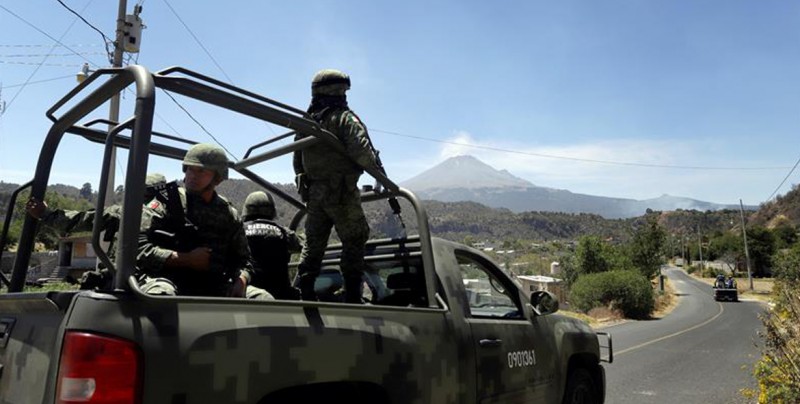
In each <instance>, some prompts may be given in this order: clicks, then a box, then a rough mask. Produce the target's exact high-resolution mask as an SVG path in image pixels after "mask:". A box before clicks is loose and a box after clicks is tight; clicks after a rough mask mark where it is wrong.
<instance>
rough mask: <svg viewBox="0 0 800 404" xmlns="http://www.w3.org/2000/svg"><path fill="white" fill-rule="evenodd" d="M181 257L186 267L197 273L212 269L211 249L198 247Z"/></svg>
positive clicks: (182, 254)
mask: <svg viewBox="0 0 800 404" xmlns="http://www.w3.org/2000/svg"><path fill="white" fill-rule="evenodd" d="M180 255H181V259H182V261H183V263H184V264H185V265H184V266H186V267H189V268H191V269H193V270H195V271H208V270H209V268H211V249H210V248H208V247H197V248H195V249H194V250H192V251H189V252H187V253H180Z"/></svg>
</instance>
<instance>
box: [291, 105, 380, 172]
mask: <svg viewBox="0 0 800 404" xmlns="http://www.w3.org/2000/svg"><path fill="white" fill-rule="evenodd" d="M320 124H321V125H322V128H323V129H325V130H327V131H329V132H331V133H333V134H334V135H335V136H336V137H337V138H338V139H339V140H340V141H341V142H342V144H343V145H344V148H345V151H346V153H347V156H344V155H341V154H339V153H336V152H332V151H331V149H330V147H329V146H328V145H326V144H325V143H323V142H320V143H318V144H316V145H314V146H312V147H309V148H307V149H304V150H301V151H296V152H295V153H294V161H293V163H294V170H295V174H301V173H304V174H306V176H307V177H308V179H309V180H312V181H314V180H329V179H332V178H335V177H341V176H354V177H356V179H357V178H358V176H359V175H361V173H362V172H363V171H364V170H363V169H362V168H361V167H360V166H358V165H356V164H353V161H355V162H357V163H358V164H360V165H361V166H366V167H369V166H374V165H375V153H374V151H373V150H372V146H371V145H370V139H369V134H368V133H367V128H366V127H365V126H364V124H363V123H362V122H361V120H359V119H358V116H356V114H355V113H353V111H351V110H349V109H346V108H340V109H333V110H329V111H326V112H323V114H322V119H321V122H320ZM303 137H305V136H304V135H300V134H298V135H297V137H296V138H295V139H302V138H303ZM348 157H350V159H352V160H353V161H351V160H350V159H348Z"/></svg>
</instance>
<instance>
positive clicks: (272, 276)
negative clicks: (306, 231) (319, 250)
mask: <svg viewBox="0 0 800 404" xmlns="http://www.w3.org/2000/svg"><path fill="white" fill-rule="evenodd" d="M275 213H276V212H275V202H274V201H273V200H272V195H269V194H267V193H265V192H261V191H257V192H253V193H251V194H250V195H248V196H247V199H246V200H245V202H244V206H243V207H242V220H243V221H244V232H245V235H246V236H247V242H248V244H249V246H250V254H251V258H252V264H253V270H254V272H253V279H252V284H253V286H256V287H259V288H262V289H266V290H267V291H268V292H269V293H270V294H272V295H273V296H275V297H276V298H278V299H290V300H298V299H300V295H299V292H298V290H297V289H295V288H293V287H292V285H291V283H290V281H289V260H290V259H291V257H292V252H299V251H300V250H301V248H302V243H301V240H300V238H299V237H298V236H297V234H295V232H293V231H291V230H289V229H287V228H286V227H283V226H281V225H279V224H277V223H275V221H274V219H275Z"/></svg>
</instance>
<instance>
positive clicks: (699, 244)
mask: <svg viewBox="0 0 800 404" xmlns="http://www.w3.org/2000/svg"><path fill="white" fill-rule="evenodd" d="M697 251H698V252H699V253H700V276H703V270H704V269H705V268H706V263H705V262H704V261H703V236H702V235H701V234H700V226H697Z"/></svg>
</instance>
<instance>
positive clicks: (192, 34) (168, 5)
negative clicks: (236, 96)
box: [164, 0, 233, 84]
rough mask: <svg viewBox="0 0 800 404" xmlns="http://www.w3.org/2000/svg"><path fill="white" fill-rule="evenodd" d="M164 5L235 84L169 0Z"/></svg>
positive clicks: (165, 0) (231, 81)
mask: <svg viewBox="0 0 800 404" xmlns="http://www.w3.org/2000/svg"><path fill="white" fill-rule="evenodd" d="M164 4H166V5H167V7H168V8H169V9H170V11H172V14H174V15H175V18H177V19H178V21H180V23H181V24H182V25H183V27H184V28H186V31H188V32H189V35H191V36H192V38H194V41H195V42H197V44H198V45H200V47H201V48H202V49H203V52H205V53H206V55H208V57H209V58H210V59H211V61H212V62H213V63H214V65H215V66H217V68H218V69H219V70H220V71H221V72H222V74H224V75H225V78H227V79H228V82H229V83H231V84H233V79H231V77H230V76H228V73H226V72H225V69H223V68H222V66H220V65H219V63H217V59H214V56H212V55H211V52H209V51H208V49H206V47H205V45H203V42H201V41H200V39H199V38H197V35H195V34H194V32H192V30H191V29H190V28H189V26H188V25H186V23H185V22H184V21H183V18H181V16H180V15H178V13H177V12H176V11H175V9H174V8H172V6H171V5H170V4H169V2H168V1H167V0H164Z"/></svg>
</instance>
